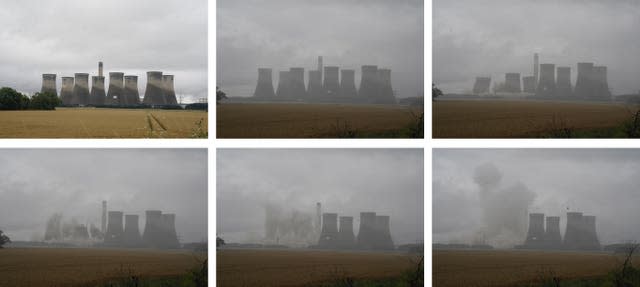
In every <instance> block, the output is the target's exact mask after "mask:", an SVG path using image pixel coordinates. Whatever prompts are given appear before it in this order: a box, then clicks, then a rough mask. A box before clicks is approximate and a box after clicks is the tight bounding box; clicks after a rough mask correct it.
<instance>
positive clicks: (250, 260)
mask: <svg viewBox="0 0 640 287" xmlns="http://www.w3.org/2000/svg"><path fill="white" fill-rule="evenodd" d="M216 253H217V255H216V256H217V264H218V267H217V286H225V287H229V286H231V287H233V286H315V285H317V284H321V283H322V282H326V281H330V280H335V279H339V278H346V277H348V276H349V277H353V278H358V279H362V278H369V279H371V278H388V277H395V276H399V275H401V274H402V273H403V272H404V271H406V270H407V269H410V268H414V267H415V265H416V263H415V262H417V261H416V257H414V256H410V255H407V254H399V253H372V252H338V251H322V250H248V249H243V250H240V249H223V250H218V251H217V252H216Z"/></svg>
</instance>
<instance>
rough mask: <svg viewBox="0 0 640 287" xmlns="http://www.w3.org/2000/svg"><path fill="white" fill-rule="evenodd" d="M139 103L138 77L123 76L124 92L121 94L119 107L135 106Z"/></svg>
mask: <svg viewBox="0 0 640 287" xmlns="http://www.w3.org/2000/svg"><path fill="white" fill-rule="evenodd" d="M139 103H140V93H139V92H138V76H124V91H123V93H122V101H120V105H121V106H130V105H137V104H139Z"/></svg>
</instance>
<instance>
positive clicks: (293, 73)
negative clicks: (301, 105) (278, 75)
mask: <svg viewBox="0 0 640 287" xmlns="http://www.w3.org/2000/svg"><path fill="white" fill-rule="evenodd" d="M289 89H290V90H289V93H290V94H291V97H293V98H294V99H306V98H307V90H306V89H305V87H304V68H289Z"/></svg>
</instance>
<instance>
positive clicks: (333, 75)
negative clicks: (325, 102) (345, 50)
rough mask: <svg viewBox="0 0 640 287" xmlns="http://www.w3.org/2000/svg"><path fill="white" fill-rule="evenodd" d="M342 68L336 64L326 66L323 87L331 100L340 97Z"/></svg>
mask: <svg viewBox="0 0 640 287" xmlns="http://www.w3.org/2000/svg"><path fill="white" fill-rule="evenodd" d="M339 74H340V68H339V67H335V66H327V67H324V82H323V83H322V88H323V89H324V92H325V93H326V95H327V98H328V99H330V100H335V99H339V97H340V95H339V93H340V80H339Z"/></svg>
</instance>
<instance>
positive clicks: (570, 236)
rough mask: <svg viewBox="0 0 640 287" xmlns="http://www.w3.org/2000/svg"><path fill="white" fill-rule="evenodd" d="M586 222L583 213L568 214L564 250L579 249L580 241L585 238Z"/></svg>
mask: <svg viewBox="0 0 640 287" xmlns="http://www.w3.org/2000/svg"><path fill="white" fill-rule="evenodd" d="M583 222H584V220H583V219H582V212H567V229H566V231H565V232H564V242H563V245H564V248H566V249H579V248H580V241H581V238H583V236H584V233H583V230H584V227H583Z"/></svg>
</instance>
